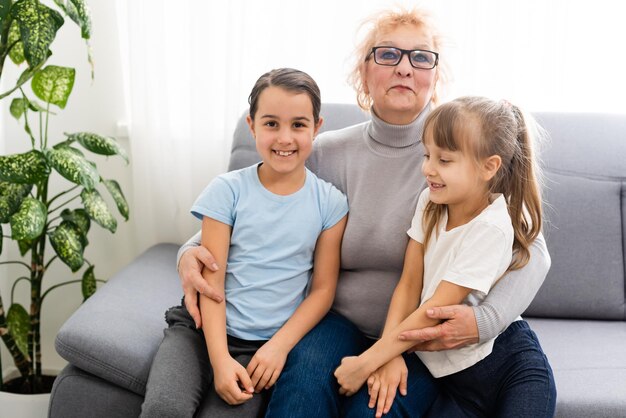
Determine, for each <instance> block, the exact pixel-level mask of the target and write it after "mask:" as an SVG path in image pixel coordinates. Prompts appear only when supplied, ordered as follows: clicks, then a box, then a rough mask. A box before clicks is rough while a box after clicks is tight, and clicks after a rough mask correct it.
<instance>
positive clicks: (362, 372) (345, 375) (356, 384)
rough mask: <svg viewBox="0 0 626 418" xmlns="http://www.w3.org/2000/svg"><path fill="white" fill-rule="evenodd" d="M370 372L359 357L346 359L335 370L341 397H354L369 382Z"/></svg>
mask: <svg viewBox="0 0 626 418" xmlns="http://www.w3.org/2000/svg"><path fill="white" fill-rule="evenodd" d="M369 375H370V372H369V371H368V370H367V369H366V367H365V364H363V361H361V359H360V358H359V357H344V358H343V359H342V360H341V365H340V366H339V367H337V369H336V370H335V377H336V378H337V382H338V383H339V386H340V388H339V393H340V394H341V395H346V396H352V395H354V394H355V393H357V392H358V391H359V389H360V388H361V386H363V383H365V381H366V380H367V378H368V376H369Z"/></svg>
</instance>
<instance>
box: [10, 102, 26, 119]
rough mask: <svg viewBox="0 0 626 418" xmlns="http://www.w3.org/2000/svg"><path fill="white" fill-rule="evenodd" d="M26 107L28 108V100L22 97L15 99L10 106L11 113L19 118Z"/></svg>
mask: <svg viewBox="0 0 626 418" xmlns="http://www.w3.org/2000/svg"><path fill="white" fill-rule="evenodd" d="M26 109H28V100H26V99H22V98H17V99H13V100H12V101H11V106H10V107H9V111H10V112H11V115H12V116H13V117H14V118H15V119H18V120H19V118H21V117H22V115H23V114H24V112H25V111H26Z"/></svg>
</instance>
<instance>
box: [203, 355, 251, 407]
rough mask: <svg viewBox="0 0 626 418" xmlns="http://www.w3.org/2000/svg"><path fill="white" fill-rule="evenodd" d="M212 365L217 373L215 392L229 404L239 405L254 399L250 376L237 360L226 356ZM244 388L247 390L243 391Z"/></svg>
mask: <svg viewBox="0 0 626 418" xmlns="http://www.w3.org/2000/svg"><path fill="white" fill-rule="evenodd" d="M211 365H213V371H214V373H215V391H216V392H217V394H218V395H219V396H220V398H222V399H224V401H225V402H226V403H227V404H229V405H239V404H242V403H244V402H246V401H248V400H250V399H252V393H253V391H254V388H253V386H252V382H251V381H250V376H248V373H247V372H246V369H245V368H244V367H243V366H242V365H241V364H239V363H238V362H237V360H235V359H234V358H232V357H231V356H226V357H225V358H224V359H220V360H219V361H215V362H211ZM216 366H217V367H216ZM242 387H243V388H246V389H245V390H242V389H241V388H242Z"/></svg>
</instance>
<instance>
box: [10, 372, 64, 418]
mask: <svg viewBox="0 0 626 418" xmlns="http://www.w3.org/2000/svg"><path fill="white" fill-rule="evenodd" d="M44 374H46V375H52V376H56V375H58V374H59V371H58V370H48V369H44ZM17 376H19V372H18V371H17V369H12V370H11V369H10V370H9V371H8V372H7V373H5V375H4V377H3V381H5V382H6V381H8V380H11V379H13V378H15V377H17ZM49 401H50V394H49V393H42V394H38V395H18V394H15V393H9V392H2V391H0V405H2V408H0V418H46V417H47V416H48V402H49Z"/></svg>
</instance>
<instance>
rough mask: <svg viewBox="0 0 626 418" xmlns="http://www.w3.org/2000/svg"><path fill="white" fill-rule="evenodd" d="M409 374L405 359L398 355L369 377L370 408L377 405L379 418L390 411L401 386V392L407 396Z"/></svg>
mask: <svg viewBox="0 0 626 418" xmlns="http://www.w3.org/2000/svg"><path fill="white" fill-rule="evenodd" d="M408 374H409V369H408V368H407V367H406V363H405V362H404V359H403V358H402V356H397V357H395V358H393V359H392V360H390V361H389V363H387V364H385V365H384V366H382V367H380V368H379V369H378V370H376V371H375V372H374V373H372V374H371V375H370V377H369V378H368V379H367V389H368V390H367V393H369V395H370V401H369V404H368V406H369V407H370V408H374V406H376V417H377V418H379V417H382V416H383V414H386V413H387V412H389V410H390V409H391V405H392V404H393V400H394V399H395V397H396V392H397V390H398V388H400V393H401V394H402V395H403V396H406V385H407V376H408ZM377 400H378V402H377Z"/></svg>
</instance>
